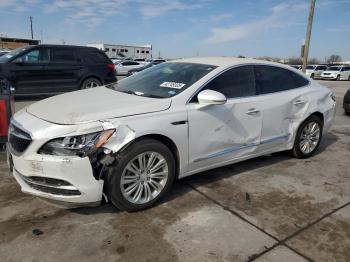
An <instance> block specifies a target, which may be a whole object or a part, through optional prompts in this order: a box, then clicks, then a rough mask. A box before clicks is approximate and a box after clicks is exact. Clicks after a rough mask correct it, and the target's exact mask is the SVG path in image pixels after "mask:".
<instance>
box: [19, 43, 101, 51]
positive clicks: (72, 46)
mask: <svg viewBox="0 0 350 262" xmlns="http://www.w3.org/2000/svg"><path fill="white" fill-rule="evenodd" d="M24 47H25V48H35V47H60V48H84V49H94V50H99V49H98V48H96V47H92V46H81V45H50V44H40V45H27V46H24Z"/></svg>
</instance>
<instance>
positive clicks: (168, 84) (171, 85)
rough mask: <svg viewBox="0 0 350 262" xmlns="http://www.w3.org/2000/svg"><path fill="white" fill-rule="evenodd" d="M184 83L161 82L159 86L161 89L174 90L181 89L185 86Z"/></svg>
mask: <svg viewBox="0 0 350 262" xmlns="http://www.w3.org/2000/svg"><path fill="white" fill-rule="evenodd" d="M185 85H186V84H184V83H176V82H163V83H162V84H160V86H161V87H168V88H175V89H181V88H183V87H184V86H185Z"/></svg>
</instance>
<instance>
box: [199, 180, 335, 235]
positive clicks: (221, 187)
mask: <svg viewBox="0 0 350 262" xmlns="http://www.w3.org/2000/svg"><path fill="white" fill-rule="evenodd" d="M203 179H204V178H202V179H201V181H202V180H203ZM209 180H210V178H209ZM212 180H216V179H215V178H212ZM199 184H201V183H199ZM238 184H239V183H238ZM196 187H198V186H196ZM198 188H199V190H200V191H202V192H204V193H205V194H207V195H209V196H210V197H211V198H214V199H215V200H217V201H219V202H220V203H221V204H222V205H224V206H226V207H228V208H230V209H231V210H234V211H236V212H238V213H240V214H241V215H242V216H244V217H245V218H247V219H248V220H250V221H251V222H252V223H254V224H257V225H258V226H259V227H261V228H263V229H265V230H266V231H268V232H270V233H271V234H273V235H275V236H276V237H277V238H279V239H283V238H285V237H287V236H289V235H291V234H293V233H294V232H296V231H297V230H298V229H300V228H301V227H304V226H306V225H307V224H308V223H309V222H312V221H314V220H316V219H317V218H319V217H320V216H322V215H323V214H324V213H325V212H326V211H325V210H327V211H328V210H331V209H332V207H334V206H336V205H337V200H336V199H330V200H328V201H323V202H317V201H315V199H314V197H312V196H310V195H307V194H304V195H301V194H300V193H298V192H296V191H295V190H288V191H282V190H278V188H273V189H271V191H267V190H265V191H266V192H264V191H263V190H262V191H260V192H259V189H257V188H252V190H254V191H251V192H249V190H247V191H245V190H244V188H243V187H241V186H238V185H236V184H235V183H231V182H230V181H227V180H226V181H225V180H219V181H210V182H208V181H206V183H205V187H198Z"/></svg>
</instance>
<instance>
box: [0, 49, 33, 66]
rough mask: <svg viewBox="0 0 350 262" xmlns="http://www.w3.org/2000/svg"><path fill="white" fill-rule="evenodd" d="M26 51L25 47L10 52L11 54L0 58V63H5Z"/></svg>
mask: <svg viewBox="0 0 350 262" xmlns="http://www.w3.org/2000/svg"><path fill="white" fill-rule="evenodd" d="M26 49H27V48H26V47H20V48H17V49H14V50H12V51H11V52H8V53H6V54H4V55H3V56H1V57H0V63H6V62H7V61H9V60H10V59H11V58H12V57H14V56H16V55H18V54H19V53H21V52H22V51H25V50H26Z"/></svg>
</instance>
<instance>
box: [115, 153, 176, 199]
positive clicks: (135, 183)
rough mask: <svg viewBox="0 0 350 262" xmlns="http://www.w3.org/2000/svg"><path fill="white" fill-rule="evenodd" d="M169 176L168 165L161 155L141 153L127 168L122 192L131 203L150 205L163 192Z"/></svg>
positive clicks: (123, 175) (124, 171)
mask: <svg viewBox="0 0 350 262" xmlns="http://www.w3.org/2000/svg"><path fill="white" fill-rule="evenodd" d="M168 174H169V168H168V164H167V162H166V160H165V158H164V157H163V156H162V155H161V154H159V153H157V152H151V151H149V152H144V153H141V154H139V155H137V156H136V157H134V158H133V159H132V160H131V161H129V163H128V164H127V165H126V166H125V168H124V170H123V173H122V175H121V179H120V188H121V192H122V194H123V196H124V198H125V199H126V200H127V201H129V202H130V203H133V204H145V203H148V202H150V201H152V200H153V199H155V198H156V197H157V196H158V195H159V194H160V193H161V192H162V190H163V189H164V187H165V185H166V183H167V180H168Z"/></svg>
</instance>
